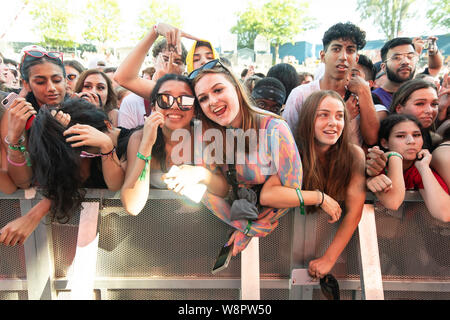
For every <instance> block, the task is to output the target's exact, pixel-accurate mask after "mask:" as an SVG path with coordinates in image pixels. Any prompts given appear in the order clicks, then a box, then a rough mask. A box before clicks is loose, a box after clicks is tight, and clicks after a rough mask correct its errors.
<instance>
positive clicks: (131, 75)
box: [114, 23, 199, 99]
mask: <svg viewBox="0 0 450 320" xmlns="http://www.w3.org/2000/svg"><path fill="white" fill-rule="evenodd" d="M160 35H162V36H164V37H166V39H167V46H168V48H171V47H173V48H175V49H176V51H177V52H178V53H179V54H181V37H186V38H189V39H193V40H199V39H197V38H195V37H193V36H191V35H189V34H187V33H184V32H183V31H181V30H179V29H177V28H175V27H172V26H171V25H168V24H165V23H159V24H157V25H155V26H153V27H152V28H151V30H150V31H149V32H148V33H147V34H146V35H145V37H144V38H143V39H142V40H141V41H140V42H139V43H138V44H137V46H136V47H135V48H134V49H133V50H132V51H131V52H130V53H129V54H128V56H127V57H126V58H125V60H124V61H123V62H122V63H121V64H120V66H119V68H118V69H117V71H116V72H115V73H114V80H115V81H117V83H119V84H120V85H121V86H122V87H124V88H127V89H128V90H130V91H132V92H134V93H136V94H137V95H139V96H141V97H143V98H144V99H148V97H150V94H151V92H152V90H153V87H154V86H155V83H156V81H154V80H147V79H143V78H141V77H139V70H140V68H141V66H142V64H143V63H144V60H145V57H146V55H147V53H148V51H149V50H150V48H151V47H152V45H153V43H154V42H155V41H156V39H157V38H158V37H159V36H160ZM171 57H172V55H171ZM178 68H179V66H178V65H176V64H174V63H173V61H172V60H169V62H168V63H167V64H166V65H164V67H163V70H159V71H158V73H159V74H158V75H157V76H158V77H161V76H162V74H165V73H179V72H176V70H177V69H178Z"/></svg>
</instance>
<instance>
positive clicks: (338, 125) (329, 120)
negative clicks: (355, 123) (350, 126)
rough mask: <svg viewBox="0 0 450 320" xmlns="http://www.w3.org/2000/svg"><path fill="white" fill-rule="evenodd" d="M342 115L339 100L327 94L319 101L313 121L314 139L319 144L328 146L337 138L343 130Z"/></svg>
mask: <svg viewBox="0 0 450 320" xmlns="http://www.w3.org/2000/svg"><path fill="white" fill-rule="evenodd" d="M344 116H345V111H344V105H343V104H342V102H341V101H340V100H338V99H336V98H333V97H330V96H327V97H325V98H324V99H323V100H322V101H321V102H320V104H319V106H318V107H317V110H316V119H315V122H314V139H315V141H316V143H317V144H318V145H319V146H325V147H327V148H329V147H330V146H332V145H334V144H335V143H336V142H337V141H338V140H339V137H340V136H341V135H342V131H343V130H344V125H345V119H344Z"/></svg>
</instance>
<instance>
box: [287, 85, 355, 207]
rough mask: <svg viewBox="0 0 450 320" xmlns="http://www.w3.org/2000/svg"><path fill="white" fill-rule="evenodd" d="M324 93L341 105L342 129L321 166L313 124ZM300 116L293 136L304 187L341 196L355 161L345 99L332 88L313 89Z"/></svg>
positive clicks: (343, 195) (335, 196) (348, 181)
mask: <svg viewBox="0 0 450 320" xmlns="http://www.w3.org/2000/svg"><path fill="white" fill-rule="evenodd" d="M326 97H331V98H333V99H336V100H338V101H340V102H341V103H342V105H343V106H344V129H343V131H342V134H341V136H340V137H339V139H338V140H337V142H336V143H335V144H334V145H332V146H331V147H330V148H329V149H328V151H327V152H326V164H325V166H323V165H322V163H321V162H320V161H319V157H318V154H317V151H316V144H317V141H316V139H315V134H314V132H315V130H314V128H315V122H316V118H317V109H318V107H319V105H320V104H321V103H322V101H323V100H324V99H325V98H326ZM299 119H300V120H299V123H298V127H297V129H296V137H295V138H296V142H297V146H298V150H299V152H300V156H301V159H302V166H303V186H304V188H305V190H315V189H319V190H321V191H323V192H325V193H326V194H328V195H329V196H330V197H332V198H334V199H336V200H344V199H345V191H346V188H347V186H348V185H349V183H350V180H351V177H352V169H353V163H354V160H353V155H352V152H351V150H350V148H351V143H350V137H349V129H348V124H349V117H348V113H347V110H346V108H345V103H344V100H343V99H342V98H341V96H340V95H339V94H338V93H337V92H335V91H331V90H321V91H317V92H314V93H313V94H311V95H310V96H309V97H308V98H307V99H306V100H305V102H304V103H303V105H302V108H301V111H300V115H299Z"/></svg>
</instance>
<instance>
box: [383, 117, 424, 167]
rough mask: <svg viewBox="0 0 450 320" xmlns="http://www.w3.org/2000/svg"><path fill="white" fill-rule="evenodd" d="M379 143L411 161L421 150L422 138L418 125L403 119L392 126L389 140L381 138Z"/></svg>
mask: <svg viewBox="0 0 450 320" xmlns="http://www.w3.org/2000/svg"><path fill="white" fill-rule="evenodd" d="M380 142H381V145H382V146H383V147H384V148H386V149H388V150H389V151H396V152H398V153H400V154H401V155H402V156H403V159H404V160H407V161H413V160H415V159H416V157H417V153H418V152H419V151H420V150H422V146H423V138H422V133H421V132H420V129H419V127H418V126H417V125H416V124H415V123H414V122H412V121H403V122H400V123H398V124H396V125H395V126H394V127H392V130H391V133H390V134H389V140H388V141H386V139H381V141H380Z"/></svg>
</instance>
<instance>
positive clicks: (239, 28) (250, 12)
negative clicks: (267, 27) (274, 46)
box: [231, 5, 263, 49]
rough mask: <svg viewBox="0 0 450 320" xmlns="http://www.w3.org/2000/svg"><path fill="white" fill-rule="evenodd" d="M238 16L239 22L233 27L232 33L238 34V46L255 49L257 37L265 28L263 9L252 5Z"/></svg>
mask: <svg viewBox="0 0 450 320" xmlns="http://www.w3.org/2000/svg"><path fill="white" fill-rule="evenodd" d="M238 17H239V20H238V21H237V24H236V25H235V26H233V27H232V28H231V33H233V34H236V35H237V41H238V48H250V49H253V47H254V42H255V38H256V36H257V35H258V33H260V32H261V30H262V29H263V20H262V17H261V9H260V8H255V7H254V6H252V5H250V7H248V8H247V9H246V10H245V11H243V12H240V13H238Z"/></svg>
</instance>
